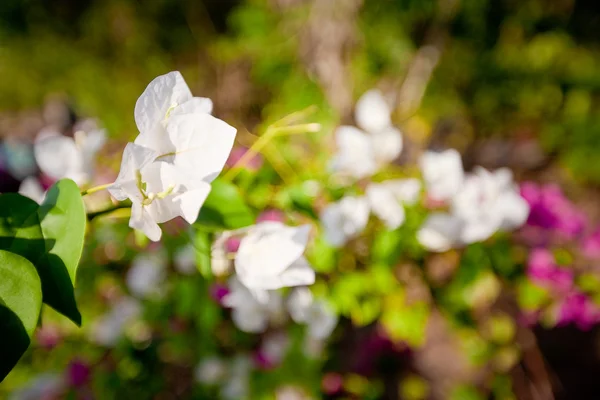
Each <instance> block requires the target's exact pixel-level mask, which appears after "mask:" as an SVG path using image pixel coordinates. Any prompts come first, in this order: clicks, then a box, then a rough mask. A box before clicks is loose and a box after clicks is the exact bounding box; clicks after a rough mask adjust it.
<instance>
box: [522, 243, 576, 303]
mask: <svg viewBox="0 0 600 400" xmlns="http://www.w3.org/2000/svg"><path fill="white" fill-rule="evenodd" d="M527 276H528V277H529V279H531V280H532V281H534V282H536V283H539V284H541V285H544V286H548V287H550V288H551V289H553V290H556V291H558V292H561V293H565V292H568V291H569V290H570V289H571V288H572V287H573V271H572V270H569V269H566V268H561V267H559V266H558V265H556V262H555V260H554V255H552V253H551V252H550V251H549V250H548V249H543V248H537V249H533V250H532V251H531V253H530V254H529V260H528V262H527Z"/></svg>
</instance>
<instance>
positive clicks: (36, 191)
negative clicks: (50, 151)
mask: <svg viewBox="0 0 600 400" xmlns="http://www.w3.org/2000/svg"><path fill="white" fill-rule="evenodd" d="M19 193H20V194H22V195H23V196H25V197H29V198H30V199H31V200H33V201H35V202H36V203H38V204H41V203H42V202H43V201H44V197H46V191H45V190H44V188H43V187H42V185H41V184H40V182H39V181H38V180H37V178H34V177H33V176H29V177H27V178H25V179H24V180H23V182H21V186H19Z"/></svg>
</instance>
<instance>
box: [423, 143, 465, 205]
mask: <svg viewBox="0 0 600 400" xmlns="http://www.w3.org/2000/svg"><path fill="white" fill-rule="evenodd" d="M419 166H420V167H421V172H422V174H423V179H424V180H425V186H426V188H427V194H428V195H429V196H430V197H431V198H432V199H434V200H438V201H444V200H449V199H450V198H451V197H452V196H454V195H455V194H456V193H457V192H458V191H459V190H460V188H461V186H462V184H463V180H464V170H463V165H462V160H461V157H460V154H459V153H458V151H456V150H454V149H449V150H446V151H443V152H440V153H438V152H433V151H427V152H425V153H424V154H423V155H422V156H421V159H420V160H419Z"/></svg>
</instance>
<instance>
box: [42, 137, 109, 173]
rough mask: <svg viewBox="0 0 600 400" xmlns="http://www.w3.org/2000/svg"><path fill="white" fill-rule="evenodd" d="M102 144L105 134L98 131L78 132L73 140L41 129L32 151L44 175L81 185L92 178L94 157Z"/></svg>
mask: <svg viewBox="0 0 600 400" xmlns="http://www.w3.org/2000/svg"><path fill="white" fill-rule="evenodd" d="M105 141H106V133H105V132H104V130H101V129H94V130H91V131H89V132H86V131H83V130H80V131H77V132H75V134H74V137H73V138H71V137H68V136H64V135H62V134H60V133H59V132H56V131H54V130H51V129H45V130H42V131H41V132H40V133H39V134H38V137H37V138H36V140H35V142H34V146H33V151H34V155H35V159H36V162H37V164H38V166H39V167H40V170H42V172H43V173H44V174H46V175H48V176H49V177H50V178H52V179H56V180H58V179H62V178H70V179H72V180H74V181H75V183H77V184H78V185H82V184H85V183H87V182H88V181H89V180H90V179H91V178H92V174H93V170H94V159H95V157H96V153H97V152H98V151H99V150H100V148H102V146H103V145H104V142H105Z"/></svg>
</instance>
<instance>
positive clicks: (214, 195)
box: [196, 179, 254, 229]
mask: <svg viewBox="0 0 600 400" xmlns="http://www.w3.org/2000/svg"><path fill="white" fill-rule="evenodd" d="M253 223H254V215H253V213H252V210H250V208H249V207H248V206H247V205H246V202H245V201H244V198H243V197H242V195H241V194H240V192H239V190H238V188H237V187H236V186H235V185H234V184H232V183H230V182H227V181H225V180H222V179H217V180H215V181H213V182H212V189H211V191H210V194H209V195H208V198H207V199H206V201H205V202H204V205H203V206H202V209H201V210H200V215H199V216H198V220H197V221H196V224H198V225H201V226H203V227H206V228H214V229H237V228H242V227H244V226H248V225H251V224H253Z"/></svg>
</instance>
